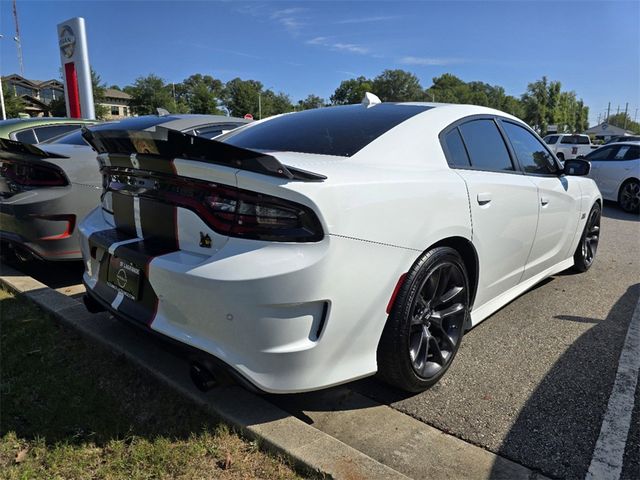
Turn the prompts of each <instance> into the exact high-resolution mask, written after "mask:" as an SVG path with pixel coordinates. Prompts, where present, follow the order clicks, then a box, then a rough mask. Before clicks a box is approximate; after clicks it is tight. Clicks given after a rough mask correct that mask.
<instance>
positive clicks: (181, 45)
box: [0, 0, 640, 125]
mask: <svg viewBox="0 0 640 480" xmlns="http://www.w3.org/2000/svg"><path fill="white" fill-rule="evenodd" d="M17 10H18V18H19V25H20V34H21V43H22V52H23V59H24V76H25V77H26V78H31V79H37V80H46V79H50V78H59V71H60V56H59V51H58V46H57V36H56V25H57V24H58V23H60V22H62V21H64V20H67V19H69V18H71V17H76V16H81V17H84V18H85V21H86V25H87V36H88V44H89V55H90V62H91V64H92V66H93V68H94V69H95V70H96V71H97V72H98V73H99V75H100V76H101V77H102V79H103V81H104V82H105V83H107V85H112V84H117V85H120V86H124V85H127V84H130V83H133V82H134V81H135V79H136V78H137V77H140V76H144V75H147V74H150V73H155V74H157V75H159V76H160V77H162V78H163V79H164V80H165V81H167V82H179V81H181V80H183V79H185V78H187V77H188V76H190V75H191V74H194V73H201V74H208V75H212V76H214V77H216V78H219V79H221V80H223V81H227V80H230V79H232V78H235V77H240V78H243V79H254V80H259V81H261V82H262V83H263V84H264V86H265V88H271V89H273V90H274V91H277V92H280V91H282V92H285V93H287V94H289V95H290V96H291V98H292V100H293V101H297V100H299V99H301V98H304V97H306V96H307V95H308V94H310V93H313V94H316V95H319V96H321V97H323V98H325V99H328V98H329V97H330V96H331V94H332V93H333V92H334V90H335V89H336V87H337V86H338V85H339V84H340V82H341V81H342V80H345V79H348V78H353V77H356V76H360V75H364V76H366V77H374V76H376V75H378V74H379V73H381V72H382V71H383V70H385V69H396V68H401V69H405V70H407V71H410V72H412V73H414V74H415V75H416V76H417V77H418V78H419V79H420V81H421V83H422V85H423V87H425V88H426V87H429V86H430V85H431V83H432V79H433V77H436V76H439V75H441V74H443V73H452V74H454V75H457V76H458V77H460V78H462V79H463V80H464V81H475V80H478V81H482V82H487V83H490V84H494V85H501V86H503V87H504V88H505V90H506V91H507V93H508V94H511V95H515V96H520V95H521V94H522V93H523V92H524V91H525V90H526V88H527V84H528V83H530V82H533V81H535V80H537V79H539V78H541V77H542V76H543V75H546V76H547V77H548V78H549V79H550V80H558V81H560V82H561V83H562V88H563V90H573V91H575V92H576V94H577V96H578V97H579V98H582V99H583V100H584V101H585V103H586V104H587V105H588V106H589V107H590V121H591V124H592V125H593V124H595V123H596V121H597V119H598V115H599V114H600V115H603V114H604V113H605V112H606V109H607V105H608V103H609V102H611V111H612V112H613V113H615V112H616V111H617V109H618V107H619V108H620V109H621V111H623V110H624V108H625V104H626V103H627V102H628V103H629V107H628V108H629V110H628V111H629V114H630V116H631V117H632V118H633V117H634V116H635V115H636V112H637V111H638V110H637V109H639V108H640V1H639V0H635V1H615V0H613V1H594V2H591V1H558V0H556V1H544V0H536V1H533V0H531V1H518V0H511V1H506V0H504V1H456V0H450V1H410V2H402V1H395V2H382V1H342V2H329V1H297V2H292V1H261V2H251V1H240V0H238V1H177V0H173V1H158V0H155V1H153V0H138V1H128V2H117V1H108V0H83V1H56V0H49V1H46V2H43V1H34V0H17ZM0 34H1V35H2V39H1V40H0V72H1V73H2V75H6V74H10V73H20V71H19V64H18V60H17V51H16V43H15V41H14V36H15V25H14V21H13V14H12V1H11V0H0ZM374 93H375V92H374ZM637 115H638V118H640V111H638V113H637Z"/></svg>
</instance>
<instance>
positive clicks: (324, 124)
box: [216, 103, 433, 157]
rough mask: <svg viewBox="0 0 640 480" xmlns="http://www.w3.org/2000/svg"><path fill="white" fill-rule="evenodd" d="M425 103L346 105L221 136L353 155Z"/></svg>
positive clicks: (264, 146)
mask: <svg viewBox="0 0 640 480" xmlns="http://www.w3.org/2000/svg"><path fill="white" fill-rule="evenodd" d="M430 108H433V107H429V106H425V105H402V104H394V103H382V104H378V105H375V106H373V107H369V108H367V107H365V106H363V105H346V106H340V107H327V108H316V109H313V110H305V111H303V112H298V113H293V114H286V115H282V116H280V117H276V118H274V119H271V120H267V121H266V122H263V123H258V124H256V125H253V126H251V127H248V128H241V129H239V130H237V131H232V132H229V133H227V134H225V135H222V136H220V137H218V138H217V139H216V140H220V141H223V142H226V143H230V144H231V145H235V146H237V147H243V148H249V149H257V150H268V151H285V152H302V153H316V154H321V155H338V156H344V157H350V156H352V155H354V154H355V153H356V152H358V151H359V150H360V149H362V148H364V147H365V146H366V145H368V144H369V143H371V142H372V141H373V140H375V139H376V138H378V137H379V136H380V135H382V134H384V133H385V132H387V131H389V130H390V129H392V128H393V127H395V126H396V125H399V124H400V123H402V122H404V121H405V120H407V119H409V118H411V117H413V116H414V115H417V114H418V113H422V112H424V111H426V110H429V109H430Z"/></svg>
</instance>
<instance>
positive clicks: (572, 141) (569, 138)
mask: <svg viewBox="0 0 640 480" xmlns="http://www.w3.org/2000/svg"><path fill="white" fill-rule="evenodd" d="M560 143H565V144H569V145H575V143H576V137H573V136H571V135H566V136H564V137H562V140H560Z"/></svg>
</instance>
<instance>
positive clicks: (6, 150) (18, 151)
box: [0, 138, 69, 160]
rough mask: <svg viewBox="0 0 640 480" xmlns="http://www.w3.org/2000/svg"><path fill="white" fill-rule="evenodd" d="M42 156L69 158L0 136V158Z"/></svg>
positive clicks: (31, 158)
mask: <svg viewBox="0 0 640 480" xmlns="http://www.w3.org/2000/svg"><path fill="white" fill-rule="evenodd" d="M43 158H69V157H67V156H65V155H59V154H57V153H50V152H45V151H44V150H42V149H41V148H38V147H36V146H35V145H32V144H30V143H23V142H17V141H15V140H7V139H6V138H0V160H25V159H28V160H41V159H43Z"/></svg>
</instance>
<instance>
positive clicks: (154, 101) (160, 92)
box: [124, 74, 176, 115]
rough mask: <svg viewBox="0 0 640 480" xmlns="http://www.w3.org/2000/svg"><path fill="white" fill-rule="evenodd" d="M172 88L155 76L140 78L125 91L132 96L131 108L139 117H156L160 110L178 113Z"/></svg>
mask: <svg viewBox="0 0 640 480" xmlns="http://www.w3.org/2000/svg"><path fill="white" fill-rule="evenodd" d="M170 88H171V87H170V86H169V87H167V85H165V83H164V80H162V78H160V77H158V76H157V75H154V74H149V75H147V76H146V77H138V78H137V79H136V81H135V82H134V83H133V85H129V86H126V87H125V88H124V91H125V92H126V93H128V94H129V95H131V97H132V98H131V108H132V109H133V111H134V112H135V113H137V114H138V115H155V114H156V113H157V109H158V108H164V109H165V110H168V111H176V108H175V107H176V102H175V101H174V98H173V95H172V93H171V91H170Z"/></svg>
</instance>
